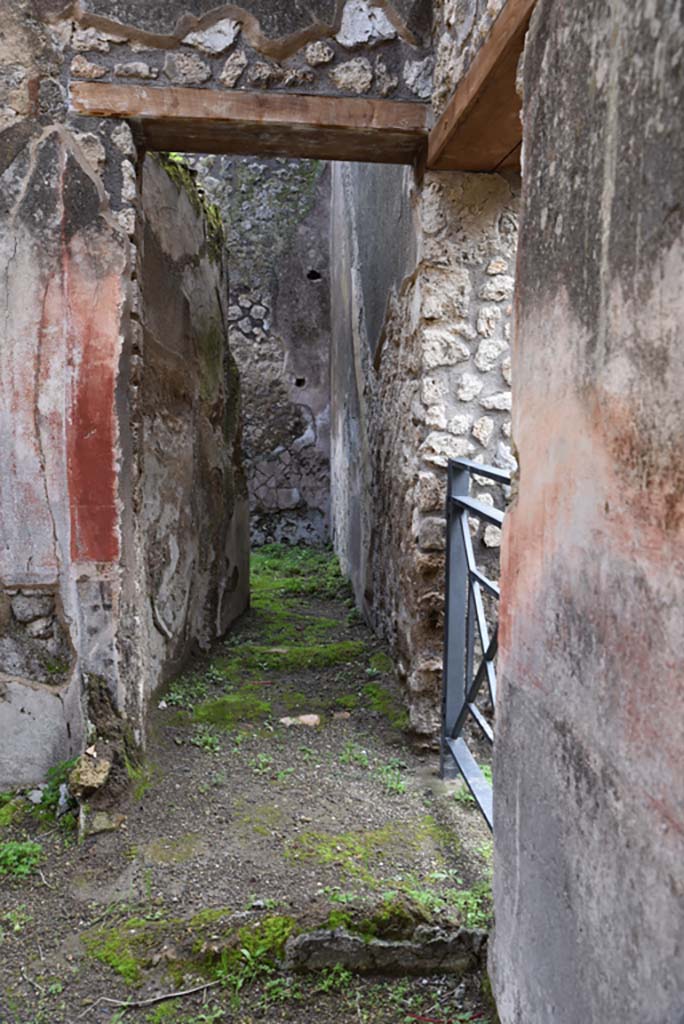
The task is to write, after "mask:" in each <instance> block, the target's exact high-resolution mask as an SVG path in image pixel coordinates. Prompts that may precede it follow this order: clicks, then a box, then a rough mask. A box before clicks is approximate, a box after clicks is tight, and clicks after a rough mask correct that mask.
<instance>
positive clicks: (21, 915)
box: [0, 905, 33, 941]
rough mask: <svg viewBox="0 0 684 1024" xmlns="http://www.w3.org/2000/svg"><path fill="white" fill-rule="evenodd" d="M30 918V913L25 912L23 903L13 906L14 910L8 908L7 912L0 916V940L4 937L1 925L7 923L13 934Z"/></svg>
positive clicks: (3, 929) (20, 929)
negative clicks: (19, 905)
mask: <svg viewBox="0 0 684 1024" xmlns="http://www.w3.org/2000/svg"><path fill="white" fill-rule="evenodd" d="M32 920H33V918H32V916H31V914H29V913H27V911H26V907H25V906H23V905H22V906H21V907H15V909H14V910H8V911H7V913H5V914H3V915H2V917H0V941H4V938H5V928H4V927H3V925H9V930H10V931H11V932H13V934H14V935H18V934H19V933H20V932H22V931H23V930H24V928H25V927H26V925H27V924H29V922H30V921H32Z"/></svg>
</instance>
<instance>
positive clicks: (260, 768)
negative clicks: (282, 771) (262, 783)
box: [249, 754, 273, 775]
mask: <svg viewBox="0 0 684 1024" xmlns="http://www.w3.org/2000/svg"><path fill="white" fill-rule="evenodd" d="M249 765H250V768H253V769H254V771H255V772H256V773H257V775H268V774H269V773H270V771H271V768H272V767H273V758H272V757H271V756H270V754H257V756H256V758H255V759H254V760H253V761H250V762H249Z"/></svg>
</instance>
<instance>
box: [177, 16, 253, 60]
mask: <svg viewBox="0 0 684 1024" xmlns="http://www.w3.org/2000/svg"><path fill="white" fill-rule="evenodd" d="M239 32H240V23H239V22H238V21H234V20H233V19H232V18H222V19H221V21H217V22H216V24H214V25H212V26H211V27H210V28H206V29H204V30H203V31H201V32H189V33H188V35H186V36H184V37H183V39H182V42H183V43H184V44H185V45H186V46H194V47H195V48H196V49H198V50H201V51H202V52H203V53H208V54H212V55H217V54H221V53H225V51H226V50H227V49H229V47H231V46H232V45H233V43H234V42H235V40H236V39H237V37H238V34H239Z"/></svg>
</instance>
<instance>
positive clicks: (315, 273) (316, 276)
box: [306, 270, 323, 281]
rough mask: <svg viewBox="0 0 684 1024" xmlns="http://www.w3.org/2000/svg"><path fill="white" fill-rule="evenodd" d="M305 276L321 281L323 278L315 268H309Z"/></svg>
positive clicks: (311, 279)
mask: <svg viewBox="0 0 684 1024" xmlns="http://www.w3.org/2000/svg"><path fill="white" fill-rule="evenodd" d="M306 276H307V277H308V278H309V280H310V281H322V280H323V278H322V276H321V274H319V273H318V271H317V270H310V271H309V273H308V274H307V275H306Z"/></svg>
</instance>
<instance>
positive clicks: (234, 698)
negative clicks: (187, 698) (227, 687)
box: [193, 685, 271, 731]
mask: <svg viewBox="0 0 684 1024" xmlns="http://www.w3.org/2000/svg"><path fill="white" fill-rule="evenodd" d="M270 713H271V703H270V701H268V700H264V699H263V690H262V689H260V688H259V687H258V686H250V685H246V686H241V687H240V689H239V690H235V691H234V692H233V693H226V694H224V696H222V697H216V699H215V700H208V701H205V702H204V703H203V704H200V705H199V707H196V708H195V710H194V713H193V719H194V721H195V722H206V723H207V724H209V725H216V726H218V727H219V728H221V729H225V730H227V731H230V730H232V729H235V728H236V727H237V726H238V725H239V724H240V722H248V721H249V722H255V721H258V720H259V719H263V718H266V717H267V716H268V715H270Z"/></svg>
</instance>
